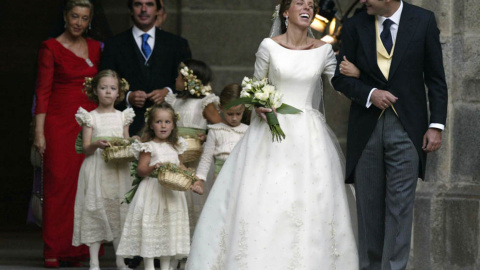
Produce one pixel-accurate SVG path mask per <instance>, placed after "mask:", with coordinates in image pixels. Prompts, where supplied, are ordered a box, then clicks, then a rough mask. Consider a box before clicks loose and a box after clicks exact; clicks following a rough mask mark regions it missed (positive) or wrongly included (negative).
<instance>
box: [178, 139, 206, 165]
mask: <svg viewBox="0 0 480 270" xmlns="http://www.w3.org/2000/svg"><path fill="white" fill-rule="evenodd" d="M185 141H186V142H187V149H186V150H185V152H183V154H182V160H183V162H185V163H188V162H193V161H196V160H197V159H199V158H200V156H201V155H202V143H201V142H200V140H199V139H196V138H189V137H185Z"/></svg>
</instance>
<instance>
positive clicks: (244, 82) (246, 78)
mask: <svg viewBox="0 0 480 270" xmlns="http://www.w3.org/2000/svg"><path fill="white" fill-rule="evenodd" d="M248 83H250V79H249V78H248V77H244V78H243V80H242V86H245V85H247V84H248Z"/></svg>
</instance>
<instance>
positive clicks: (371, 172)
mask: <svg viewBox="0 0 480 270" xmlns="http://www.w3.org/2000/svg"><path fill="white" fill-rule="evenodd" d="M361 2H362V3H365V5H366V8H367V9H366V12H365V11H364V12H361V13H359V14H357V15H355V16H354V17H352V18H351V19H349V20H348V21H347V22H346V23H345V24H344V27H343V30H342V48H341V50H340V54H339V59H342V58H343V57H344V56H346V57H347V59H348V60H349V61H350V62H352V63H353V64H355V65H356V66H357V67H358V69H359V70H360V72H361V73H360V77H359V78H353V77H347V76H345V75H343V74H341V71H340V69H339V66H340V65H339V66H337V71H336V73H335V76H334V78H333V79H332V83H333V85H334V87H335V88H336V89H337V90H338V91H341V92H342V93H343V94H345V96H347V97H348V98H349V99H351V100H352V104H351V107H350V117H349V125H348V135H347V136H348V137H347V166H346V167H347V168H346V182H348V183H352V182H355V188H356V193H357V212H358V224H359V260H360V269H369V270H375V269H382V270H386V269H388V270H390V269H392V270H394V269H395V270H397V269H405V268H406V265H407V262H408V257H409V250H410V241H411V240H410V239H411V230H412V219H413V203H414V198H415V189H416V184H417V179H418V178H422V179H423V178H424V176H425V164H426V153H427V152H433V151H435V150H437V149H438V148H440V146H441V140H442V130H443V129H444V127H445V122H446V115H447V93H448V91H447V86H446V83H445V74H444V69H443V60H442V50H441V45H440V41H439V30H438V28H437V24H436V21H435V16H434V14H433V13H432V12H431V11H428V10H425V9H422V8H420V7H416V6H413V5H410V4H408V3H405V2H402V1H400V0H383V1H381V0H361ZM425 85H426V86H427V88H428V101H429V103H427V95H426V93H425ZM428 111H429V112H430V119H429V114H428Z"/></svg>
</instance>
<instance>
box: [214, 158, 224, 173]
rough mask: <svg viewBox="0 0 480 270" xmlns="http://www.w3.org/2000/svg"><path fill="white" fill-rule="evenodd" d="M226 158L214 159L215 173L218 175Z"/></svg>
mask: <svg viewBox="0 0 480 270" xmlns="http://www.w3.org/2000/svg"><path fill="white" fill-rule="evenodd" d="M225 161H226V160H223V159H215V175H218V174H219V173H220V170H221V169H222V167H223V164H225Z"/></svg>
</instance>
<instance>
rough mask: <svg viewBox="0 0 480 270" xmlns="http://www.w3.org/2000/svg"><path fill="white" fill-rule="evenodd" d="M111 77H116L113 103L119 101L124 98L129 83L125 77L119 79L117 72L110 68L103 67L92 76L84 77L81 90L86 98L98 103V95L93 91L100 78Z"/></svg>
mask: <svg viewBox="0 0 480 270" xmlns="http://www.w3.org/2000/svg"><path fill="white" fill-rule="evenodd" d="M105 77H112V78H115V79H117V82H118V97H117V100H115V104H118V103H120V102H121V101H122V100H123V99H124V98H125V94H126V93H127V91H128V88H129V85H128V82H127V81H126V80H125V79H121V78H120V76H119V75H118V73H117V72H115V71H114V70H111V69H105V70H102V71H100V72H98V73H97V75H96V76H95V77H93V78H85V83H84V84H83V92H84V93H85V94H86V95H87V97H88V99H90V100H92V101H93V102H95V103H97V104H98V103H99V100H98V96H97V94H96V93H95V90H96V89H97V87H98V83H99V82H100V80H101V79H102V78H105Z"/></svg>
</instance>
